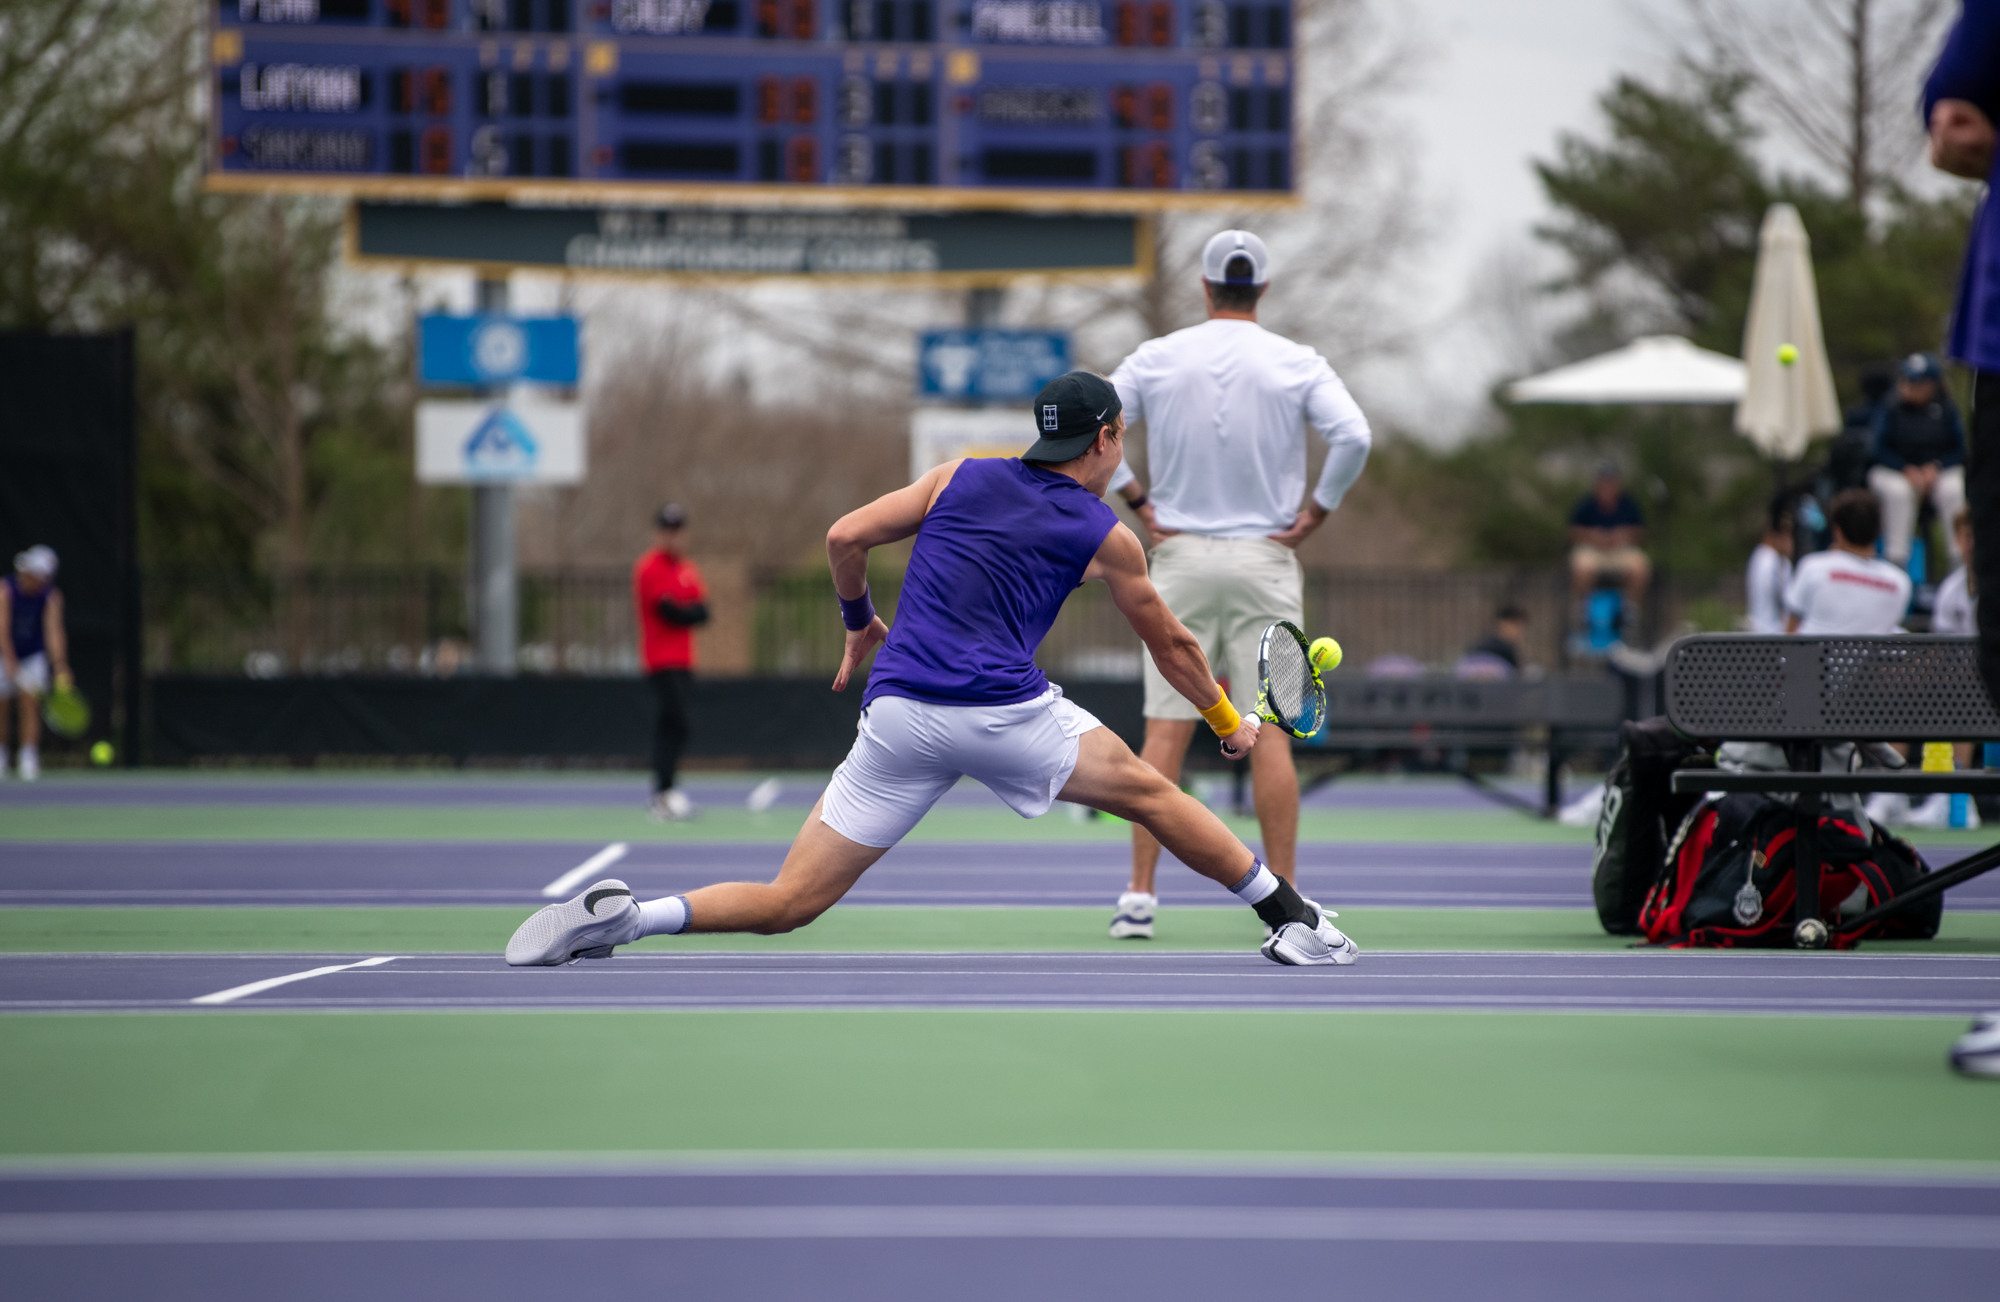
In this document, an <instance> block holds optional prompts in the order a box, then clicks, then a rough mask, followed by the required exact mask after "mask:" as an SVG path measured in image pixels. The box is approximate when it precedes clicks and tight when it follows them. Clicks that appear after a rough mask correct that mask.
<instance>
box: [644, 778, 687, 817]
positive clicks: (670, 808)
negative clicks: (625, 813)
mask: <svg viewBox="0 0 2000 1302" xmlns="http://www.w3.org/2000/svg"><path fill="white" fill-rule="evenodd" d="M646 816H647V817H648V818H651V819H652V820H653V821H654V822H655V823H685V822H687V821H688V820H689V819H690V818H693V817H694V801H692V800H689V799H688V797H687V792H685V791H682V790H681V789H680V788H679V787H668V788H667V789H666V790H665V791H661V792H658V793H656V794H655V795H654V796H653V799H652V801H651V802H650V803H648V804H647V806H646Z"/></svg>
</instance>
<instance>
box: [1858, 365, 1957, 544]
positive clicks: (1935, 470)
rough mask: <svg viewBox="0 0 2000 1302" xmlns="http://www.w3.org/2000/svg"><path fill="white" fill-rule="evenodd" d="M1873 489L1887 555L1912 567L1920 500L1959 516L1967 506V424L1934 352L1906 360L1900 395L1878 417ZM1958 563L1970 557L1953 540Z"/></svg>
mask: <svg viewBox="0 0 2000 1302" xmlns="http://www.w3.org/2000/svg"><path fill="white" fill-rule="evenodd" d="M1868 487H1869V490H1870V491H1872V492H1873V493H1874V494H1875V498H1876V500H1877V501H1879V502H1880V503H1881V504H1882V554H1883V555H1884V556H1885V557H1887V558H1888V559H1889V560H1890V561H1893V562H1894V563H1895V564H1897V565H1900V566H1904V567H1906V568H1907V567H1908V565H1909V563H1910V535H1911V534H1912V533H1913V532H1914V531H1915V529H1916V524H1917V506H1918V503H1920V502H1922V501H1924V500H1926V499H1928V500H1929V501H1930V503H1931V505H1932V506H1934V507H1936V508H1937V513H1938V518H1939V519H1941V520H1954V519H1957V518H1958V511H1959V508H1960V507H1962V506H1964V505H1965V425H1964V423H1963V422H1962V421H1960V420H1959V417H1958V407H1957V406H1956V405H1955V404H1954V403H1953V402H1952V400H1951V395H1950V394H1949V393H1947V392H1945V388H1944V367H1943V366H1942V365H1940V364H1939V362H1938V359H1937V358H1936V357H1934V356H1932V355H1931V354H1929V353H1913V354H1911V356H1910V357H1909V358H1908V359H1906V360H1905V361H1904V362H1903V369H1902V373H1901V376H1900V378H1899V379H1898V380H1897V382H1896V397H1895V400H1894V401H1892V402H1885V403H1883V404H1882V408H1881V410H1880V411H1879V412H1878V413H1877V414H1876V417H1875V465H1874V466H1873V467H1872V468H1871V469H1870V470H1869V471H1868ZM1948 545H1949V547H1950V549H1951V559H1952V562H1953V563H1954V564H1956V563H1958V562H1959V561H1961V560H1963V559H1964V558H1963V557H1961V556H1960V555H1959V554H1958V543H1957V542H1956V541H1955V540H1954V541H1952V542H1950V543H1949V544H1948Z"/></svg>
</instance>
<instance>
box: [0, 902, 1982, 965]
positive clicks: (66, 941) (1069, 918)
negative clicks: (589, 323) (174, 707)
mask: <svg viewBox="0 0 2000 1302" xmlns="http://www.w3.org/2000/svg"><path fill="white" fill-rule="evenodd" d="M523 912H524V911H523V910H521V909H518V908H433V907H417V908H339V907H327V908H256V907H252V908H160V909H146V908H35V909H6V910H0V953H16V954H18V953H62V952H70V953H137V954H146V953H153V954H160V953H193V952H201V951H212V952H218V953H286V952H294V953H350V952H352V953H374V954H389V953H398V954H402V953H419V954H421V953H499V952H500V951H501V950H502V949H503V948H505V947H506V944H507V937H508V936H509V935H511V934H512V933H513V930H514V928H515V927H516V926H518V925H520V922H521V918H522V916H523ZM1340 919H1341V925H1342V926H1344V927H1347V928H1348V929H1349V930H1351V931H1352V932H1353V934H1354V935H1355V936H1356V937H1358V938H1365V940H1366V942H1367V948H1369V949H1371V950H1459V951H1467V952H1483V951H1498V950H1545V951H1570V952H1581V951H1592V950H1622V949H1625V948H1627V947H1629V946H1630V945H1631V944H1632V943H1633V942H1632V939H1631V938H1630V937H1626V936H1607V935H1605V934H1604V931H1603V929H1602V928H1601V927H1599V926H1598V925H1597V918H1596V915H1594V914H1593V913H1591V912H1590V911H1589V910H1587V909H1386V908H1358V909H1356V908H1348V909H1342V910H1341V911H1340ZM1262 939H1263V931H1262V928H1261V927H1260V926H1259V925H1258V923H1257V920H1256V917H1255V916H1254V915H1253V914H1251V913H1250V912H1248V911H1247V910H1242V909H1232V908H1227V907H1218V908H1196V909H1176V910H1174V911H1172V912H1171V913H1170V914H1167V915H1164V917H1163V920H1162V922H1161V924H1160V927H1159V930H1158V933H1157V935H1156V936H1155V938H1154V939H1153V940H1152V941H1151V942H1150V943H1149V944H1148V943H1146V942H1135V941H1129V940H1127V941H1116V940H1112V939H1111V938H1110V937H1109V936H1107V935H1106V934H1105V930H1104V910H1103V909H1101V908H978V907H975V908H895V907H886V908H885V907H880V906H877V907H872V908H852V907H850V908H840V907H835V908H834V909H833V910H832V911H830V912H828V913H826V914H825V915H824V916H822V917H821V918H820V919H819V920H818V921H817V922H814V923H813V924H812V925H811V926H809V927H806V928H803V929H801V930H799V931H795V932H791V933H789V934H787V935H783V936H652V937H648V938H647V939H645V940H642V941H640V942H638V944H636V945H633V946H631V947H630V948H632V949H634V950H640V951H644V950H687V949H702V950H728V951H741V952H748V953H756V952H759V951H764V952H769V951H776V950H789V951H806V952H811V951H821V952H842V951H845V952H860V951H873V952H877V953H909V952H933V953H935V952H967V953H980V952H986V953H995V952H1017V953H1018V952H1036V951H1047V952H1055V953H1070V952H1083V951H1128V950H1131V949H1132V948H1133V947H1134V946H1135V945H1138V946H1140V947H1142V948H1150V949H1166V950H1219V949H1249V948H1254V947H1255V946H1256V945H1257V944H1258V943H1259V942H1260V941H1261V940H1262ZM1865 948H1866V949H1867V950H1868V951H1869V952H1870V953H1876V952H1892V953H1893V952H1913V953H1929V954H2000V913H1947V914H1946V915H1945V919H1944V926H1943V929H1942V931H1941V932H1940V934H1939V936H1938V938H1937V939H1936V940H1933V941H1925V942H1921V943H1919V942H1905V941H1871V942H1869V943H1868V944H1867V945H1866V947H1865Z"/></svg>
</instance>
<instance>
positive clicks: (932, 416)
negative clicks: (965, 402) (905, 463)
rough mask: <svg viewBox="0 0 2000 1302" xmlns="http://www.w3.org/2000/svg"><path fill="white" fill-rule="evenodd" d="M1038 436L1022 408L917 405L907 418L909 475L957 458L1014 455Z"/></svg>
mask: <svg viewBox="0 0 2000 1302" xmlns="http://www.w3.org/2000/svg"><path fill="white" fill-rule="evenodd" d="M1040 437H1041V435H1040V434H1039V433H1038V432H1037V431H1036V429H1035V418H1034V415H1033V414H1032V413H1030V412H1029V411H1028V409H1027V408H1026V407H919V408H917V410H916V414H915V415H913V416H912V417H911V418H910V478H911V479H912V480H914V479H917V478H920V477H921V476H922V475H923V473H924V472H925V471H926V470H929V469H930V468H931V467H933V466H941V465H943V464H944V463H945V462H947V461H953V460H956V459H957V458H959V457H1018V456H1020V455H1021V454H1022V453H1023V452H1026V451H1027V450H1028V449H1029V448H1030V447H1032V446H1033V445H1034V442H1035V440H1036V439H1038V438H1040Z"/></svg>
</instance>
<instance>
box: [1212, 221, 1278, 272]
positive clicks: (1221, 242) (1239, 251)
mask: <svg viewBox="0 0 2000 1302" xmlns="http://www.w3.org/2000/svg"><path fill="white" fill-rule="evenodd" d="M1238 256H1241V257H1246V258H1248V259H1250V279H1249V280H1247V281H1246V280H1244V279H1243V278H1242V277H1240V276H1237V277H1231V276H1230V275H1229V260H1230V259H1231V258H1234V257H1238ZM1201 278H1202V279H1203V280H1206V281H1208V282H1210V283H1211V284H1216V285H1223V284H1228V283H1230V282H1231V281H1232V280H1234V282H1235V283H1236V284H1239V285H1244V284H1248V285H1268V284H1270V283H1271V251H1270V250H1269V249H1267V248H1265V247H1264V241H1262V240H1260V239H1258V238H1257V237H1256V236H1255V235H1252V234H1251V233H1250V232H1249V231H1224V232H1222V233H1221V234H1220V235H1217V236H1216V237H1215V238H1213V239H1211V240H1210V241H1209V242H1208V245H1207V247H1205V248H1203V249H1202V251H1201Z"/></svg>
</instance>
